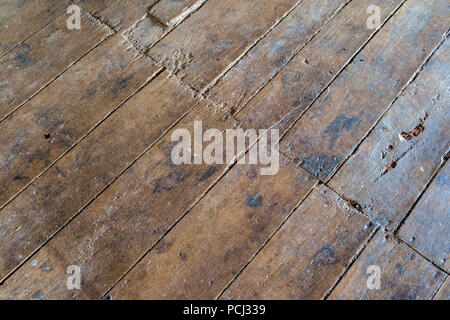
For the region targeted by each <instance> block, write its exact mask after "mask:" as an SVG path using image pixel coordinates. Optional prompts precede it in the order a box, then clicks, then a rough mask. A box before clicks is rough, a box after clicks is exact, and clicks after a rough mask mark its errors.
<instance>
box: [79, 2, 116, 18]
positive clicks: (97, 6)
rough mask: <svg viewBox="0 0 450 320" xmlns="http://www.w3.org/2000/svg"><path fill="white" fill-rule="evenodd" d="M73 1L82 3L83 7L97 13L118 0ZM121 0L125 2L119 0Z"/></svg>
mask: <svg viewBox="0 0 450 320" xmlns="http://www.w3.org/2000/svg"><path fill="white" fill-rule="evenodd" d="M72 2H73V3H75V4H77V5H80V6H81V7H82V8H83V9H86V10H87V11H89V12H90V13H92V14H94V15H97V14H98V13H99V12H101V11H102V10H105V9H106V8H108V7H109V6H111V5H112V4H114V3H115V2H118V0H72ZM119 2H125V1H123V0H119Z"/></svg>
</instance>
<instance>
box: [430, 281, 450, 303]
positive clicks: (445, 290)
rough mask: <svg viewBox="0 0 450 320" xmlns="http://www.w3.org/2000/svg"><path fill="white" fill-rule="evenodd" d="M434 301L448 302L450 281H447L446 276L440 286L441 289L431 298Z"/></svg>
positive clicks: (449, 298)
mask: <svg viewBox="0 0 450 320" xmlns="http://www.w3.org/2000/svg"><path fill="white" fill-rule="evenodd" d="M433 299H434V300H450V280H448V276H447V278H446V279H445V282H444V283H443V284H442V287H441V288H440V289H439V291H438V292H437V293H436V295H435V296H434V298H433Z"/></svg>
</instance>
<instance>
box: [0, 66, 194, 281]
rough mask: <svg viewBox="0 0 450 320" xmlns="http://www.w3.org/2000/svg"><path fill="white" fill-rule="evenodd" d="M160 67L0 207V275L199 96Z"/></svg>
mask: <svg viewBox="0 0 450 320" xmlns="http://www.w3.org/2000/svg"><path fill="white" fill-rule="evenodd" d="M167 75H168V74H167V73H166V72H163V73H162V74H160V75H159V76H158V77H157V78H156V79H155V80H153V81H152V82H150V83H149V84H148V85H147V86H146V87H145V88H143V89H142V90H141V91H140V92H139V93H137V94H136V95H135V96H133V97H132V98H131V99H130V100H129V101H127V102H126V103H125V104H124V105H123V106H122V107H121V108H120V109H119V110H118V111H117V112H115V113H114V114H112V115H111V117H109V118H108V119H106V120H105V121H104V122H103V123H102V124H101V125H100V126H99V127H98V128H96V129H95V130H94V131H93V132H92V133H91V134H90V135H89V136H88V137H86V139H85V140H83V141H82V142H81V143H79V144H78V145H77V146H76V147H75V148H74V149H73V150H71V151H70V152H69V153H68V154H67V155H66V156H65V157H63V158H62V159H61V160H59V161H58V162H57V163H56V164H55V165H54V166H53V167H52V168H51V169H49V170H48V171H47V172H46V173H44V174H43V175H42V176H41V177H39V178H38V179H37V180H36V181H35V182H34V183H33V184H31V185H30V186H29V187H28V188H27V189H26V190H25V191H24V192H22V193H21V194H20V195H19V196H18V197H17V198H15V199H14V201H13V202H11V203H10V204H9V205H8V206H6V207H5V208H4V209H3V210H1V211H0V229H1V230H2V232H1V234H0V242H1V243H2V246H1V249H0V279H1V278H3V277H4V276H5V275H7V274H8V273H9V272H11V271H12V270H13V269H14V268H15V267H17V266H18V265H19V264H20V263H21V262H22V261H24V260H25V259H26V258H27V257H28V256H29V255H30V254H31V253H32V252H34V251H35V250H36V249H38V248H39V246H40V245H42V244H43V243H44V242H45V241H46V240H48V239H49V238H50V237H51V236H52V235H53V234H54V233H55V232H56V231H57V230H59V229H60V228H61V227H62V226H63V225H64V224H65V223H66V222H67V221H68V220H69V219H71V218H72V217H73V216H75V215H76V214H77V213H78V212H79V211H80V210H81V209H82V208H83V207H84V206H85V205H86V204H87V203H89V201H91V200H92V199H94V197H95V196H97V195H98V194H99V193H100V192H101V191H102V190H103V189H104V188H105V187H106V186H107V185H108V184H109V183H110V182H111V181H112V180H113V179H114V178H115V177H116V176H117V175H119V174H120V173H121V172H122V171H123V170H124V169H125V168H126V167H127V166H128V165H130V164H131V163H132V162H133V161H134V160H135V159H136V158H137V157H138V156H139V155H140V154H141V153H142V152H143V151H145V149H146V148H147V147H149V146H150V145H151V144H152V143H153V142H154V141H155V140H156V139H157V138H158V137H159V136H160V135H161V134H163V133H164V131H165V130H167V128H169V126H170V125H171V124H172V123H174V122H175V121H176V120H177V119H179V118H181V117H182V116H183V115H184V113H186V112H188V111H189V110H190V109H191V108H192V107H194V105H195V104H196V102H197V101H198V98H195V97H193V96H192V92H191V91H190V90H187V89H185V88H182V87H180V86H179V85H178V83H177V82H176V81H174V80H173V79H172V78H167Z"/></svg>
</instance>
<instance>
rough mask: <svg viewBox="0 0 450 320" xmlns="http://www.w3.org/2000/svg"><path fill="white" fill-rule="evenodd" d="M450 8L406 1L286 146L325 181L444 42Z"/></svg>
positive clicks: (440, 3) (283, 145)
mask: <svg viewBox="0 0 450 320" xmlns="http://www.w3.org/2000/svg"><path fill="white" fill-rule="evenodd" d="M449 11H450V7H449V6H448V5H447V3H446V1H442V0H432V1H428V2H427V3H424V2H423V1H419V0H412V1H407V2H406V3H405V4H404V5H403V6H402V7H401V8H400V9H399V11H398V12H397V13H396V14H395V15H394V16H393V17H392V19H391V20H389V21H388V22H387V24H386V26H385V27H384V28H382V29H381V30H380V32H379V33H378V34H377V35H376V36H375V37H374V38H373V39H372V40H371V41H370V42H369V44H368V45H367V46H366V47H365V48H364V49H363V50H362V51H361V52H360V53H359V54H358V55H357V56H356V57H355V58H354V60H353V63H352V64H350V65H349V66H348V67H347V68H346V69H345V70H344V72H342V73H341V74H340V75H339V77H338V78H337V79H336V80H335V81H334V82H333V84H332V85H331V86H330V87H329V90H327V91H326V92H324V94H323V96H322V97H319V99H318V100H317V101H316V103H314V105H312V106H311V108H310V109H309V110H308V111H307V112H306V113H305V114H304V115H303V116H302V117H301V118H300V119H299V121H298V122H297V123H296V124H295V126H294V127H293V128H292V129H291V130H290V131H289V132H288V134H287V135H286V136H285V138H284V139H283V140H282V142H281V145H280V148H281V150H282V151H284V152H286V154H287V155H288V156H289V157H290V158H291V159H294V160H295V161H296V162H297V163H301V165H302V167H303V168H305V169H306V170H307V171H308V172H310V173H311V174H313V175H314V176H316V177H319V178H320V179H323V180H326V179H327V178H328V177H329V176H330V175H331V174H332V173H333V172H334V170H335V169H336V166H337V165H338V164H339V163H342V161H343V160H344V159H345V157H346V156H347V155H348V154H349V153H350V152H351V151H352V150H353V149H354V147H355V146H356V145H357V144H358V143H359V141H360V140H361V139H362V137H363V136H364V134H365V133H367V131H368V130H369V129H370V128H371V127H372V126H373V125H374V123H375V122H376V121H377V120H378V119H379V118H380V116H381V115H382V114H383V112H385V110H386V109H387V108H388V107H389V105H390V103H392V101H393V100H394V99H395V97H396V96H397V95H398V94H399V92H400V91H401V88H402V87H403V86H404V85H405V84H406V83H408V81H409V80H410V79H411V77H412V76H413V75H414V73H415V71H416V70H417V69H418V68H419V67H420V66H421V64H422V63H423V62H424V60H425V58H426V57H427V56H428V55H429V54H430V53H431V52H432V51H433V50H434V49H435V47H436V46H437V45H438V44H439V43H440V42H441V40H442V36H443V35H444V33H445V32H446V29H447V28H448V24H449V21H448V18H447V17H448V16H449V15H448V13H450V12H449ZM410 21H420V23H419V22H418V23H411V22H410ZM285 120H286V121H284V122H289V121H290V120H292V119H291V118H290V117H287V118H286V119H285ZM285 126H286V123H282V124H281V125H280V127H281V128H285ZM282 131H283V130H282Z"/></svg>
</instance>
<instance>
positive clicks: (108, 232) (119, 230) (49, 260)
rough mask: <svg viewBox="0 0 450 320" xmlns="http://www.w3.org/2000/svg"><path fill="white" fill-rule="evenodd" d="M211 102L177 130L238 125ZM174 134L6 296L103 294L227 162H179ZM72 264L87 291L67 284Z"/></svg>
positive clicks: (29, 266) (17, 276) (8, 286)
mask: <svg viewBox="0 0 450 320" xmlns="http://www.w3.org/2000/svg"><path fill="white" fill-rule="evenodd" d="M211 108H212V107H211V106H210V105H209V104H208V103H207V102H206V101H205V100H203V101H202V102H200V104H199V105H197V107H196V108H195V109H194V110H193V111H192V112H190V113H189V114H188V116H187V117H186V118H184V119H183V120H182V121H181V122H180V123H179V124H178V125H177V126H176V127H174V128H173V129H172V130H171V132H173V130H175V128H185V129H188V130H189V131H190V132H191V134H192V132H193V122H194V120H201V121H203V128H204V129H205V130H206V129H208V128H218V129H220V128H232V127H233V122H232V121H231V120H228V121H219V119H220V118H221V117H222V116H223V113H222V111H221V110H217V111H216V112H215V111H214V110H209V109H211ZM110 129H111V130H114V128H110ZM171 132H169V133H168V134H166V135H165V136H164V137H163V139H161V140H160V141H159V142H158V143H157V144H155V145H154V146H153V147H152V148H151V149H150V150H149V151H148V152H147V153H145V154H144V155H143V156H142V157H141V158H140V159H139V160H138V161H136V162H135V163H134V164H133V165H132V166H131V167H130V168H129V169H128V170H127V171H125V172H124V174H122V175H121V176H120V177H119V178H118V179H117V180H116V181H115V182H114V183H113V184H111V186H110V187H109V188H108V189H106V190H105V191H104V192H103V193H102V194H101V195H100V196H99V197H97V198H96V199H95V201H93V202H92V203H91V204H90V205H89V206H88V207H87V208H86V209H85V210H84V211H82V212H81V213H80V214H79V215H78V216H77V217H76V218H75V219H73V220H72V221H71V222H70V223H69V224H68V225H67V226H66V227H65V228H64V229H62V230H61V231H60V232H59V233H58V234H56V236H55V237H54V238H52V239H51V240H50V241H49V242H48V243H47V244H46V245H45V246H44V247H42V248H41V249H40V250H39V251H38V252H37V253H36V254H35V255H33V256H32V257H31V258H30V259H29V260H28V261H27V262H26V263H25V264H24V265H23V266H22V267H21V268H20V269H18V270H17V271H16V272H15V273H14V274H12V276H11V277H10V278H8V279H7V280H6V281H5V282H4V284H3V285H2V286H0V297H1V298H10V297H21V298H33V295H36V293H37V292H39V295H40V297H45V298H49V299H52V298H53V299H56V298H60V299H61V298H76V299H83V298H90V299H98V298H100V297H101V296H102V295H103V294H104V293H105V292H106V291H107V290H108V289H109V288H110V287H111V286H112V285H113V284H114V283H115V282H116V281H117V280H118V279H119V278H120V276H122V275H123V274H124V273H125V272H126V271H128V270H129V269H130V268H131V267H132V266H133V264H134V263H135V262H136V261H138V259H139V258H140V257H142V255H144V254H145V252H146V251H147V250H148V249H149V247H150V246H151V245H152V244H153V243H155V241H156V240H158V239H159V237H161V235H162V234H164V232H165V231H166V230H167V229H168V228H169V227H170V226H171V225H172V224H173V223H175V222H176V221H177V219H179V218H180V216H182V214H183V213H184V212H185V211H186V210H187V209H189V208H190V207H191V205H192V204H193V203H194V201H195V200H196V199H197V198H198V197H200V195H201V194H202V193H203V192H205V191H206V190H207V189H208V187H209V186H210V185H211V184H212V182H214V181H215V180H216V179H217V178H218V177H219V176H220V174H221V173H222V172H223V171H224V170H225V168H226V165H207V164H201V165H196V164H191V165H179V166H177V165H175V164H173V162H172V159H171V152H172V149H173V147H174V145H175V144H176V142H171ZM69 265H78V266H81V269H82V271H81V273H82V290H76V292H74V291H73V290H72V291H71V290H68V289H67V287H66V285H65V282H66V268H67V267H68V266H69ZM25 275H28V276H25ZM24 287H27V288H28V290H23V288H24Z"/></svg>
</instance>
